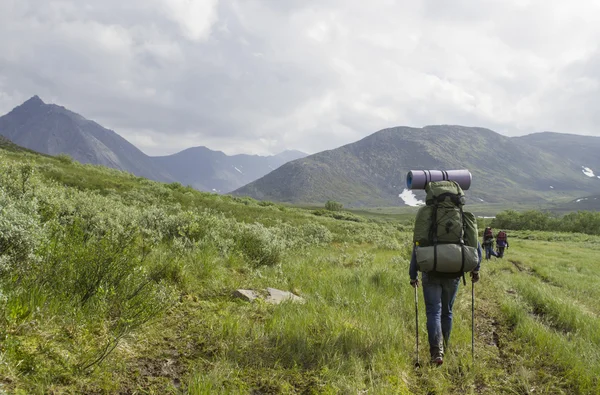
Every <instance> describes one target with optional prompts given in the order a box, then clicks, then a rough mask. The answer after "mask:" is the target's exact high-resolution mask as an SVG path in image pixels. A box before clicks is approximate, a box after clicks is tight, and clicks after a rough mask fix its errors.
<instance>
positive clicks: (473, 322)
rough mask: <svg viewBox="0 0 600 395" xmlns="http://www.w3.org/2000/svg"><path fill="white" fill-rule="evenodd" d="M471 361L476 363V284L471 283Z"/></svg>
mask: <svg viewBox="0 0 600 395" xmlns="http://www.w3.org/2000/svg"><path fill="white" fill-rule="evenodd" d="M471 359H472V360H473V363H475V283H474V282H473V281H471Z"/></svg>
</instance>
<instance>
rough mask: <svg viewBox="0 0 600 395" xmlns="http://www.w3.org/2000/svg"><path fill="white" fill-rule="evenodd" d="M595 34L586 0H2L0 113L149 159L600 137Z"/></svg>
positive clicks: (597, 22)
mask: <svg viewBox="0 0 600 395" xmlns="http://www.w3.org/2000/svg"><path fill="white" fill-rule="evenodd" d="M598 43H600V2H599V1H592V0H586V1H583V0H582V1H580V0H570V1H564V0H539V1H533V0H532V1H528V0H452V1H448V0H370V1H363V0H102V1H100V0H71V1H67V0H62V1H61V0H0V114H4V113H6V112H8V111H10V110H11V109H12V108H13V107H15V106H17V105H18V104H20V103H21V102H22V101H24V100H26V99H27V98H29V97H30V96H32V95H34V94H37V95H39V96H40V97H41V98H42V99H43V100H44V101H46V102H54V103H57V104H60V105H64V106H65V107H67V108H69V109H71V110H73V111H76V112H78V113H80V114H82V115H83V116H85V117H87V118H90V119H93V120H95V121H97V122H99V123H100V124H102V125H103V126H105V127H108V128H110V129H113V130H115V131H116V132H117V133H119V134H121V135H122V136H123V137H125V138H126V139H128V140H129V141H131V142H132V143H134V144H135V145H137V146H138V147H139V148H140V149H142V150H143V151H144V152H146V153H148V154H150V155H162V154H170V153H173V152H177V151H179V150H181V149H184V148H187V147H190V146H198V145H205V146H208V147H209V148H212V149H220V150H223V151H225V152H226V153H229V154H234V153H258V154H268V153H277V152H279V151H282V150H284V149H299V150H303V151H305V152H308V153H314V152H317V151H321V150H324V149H331V148H335V147H337V146H340V145H343V144H346V143H350V142H353V141H356V140H358V139H360V138H362V137H364V136H366V135H369V134H371V133H373V132H375V131H377V130H379V129H382V128H385V127H391V126H398V125H406V126H416V127H421V126H425V125H430V124H460V125H467V126H482V127H488V128H490V129H493V130H495V131H497V132H499V133H502V134H505V135H522V134H527V133H532V132H538V131H544V130H552V131H556V132H564V133H578V134H588V135H600V128H599V127H598V125H600V111H598V106H599V104H598V103H600V85H599V84H600V50H599V47H598Z"/></svg>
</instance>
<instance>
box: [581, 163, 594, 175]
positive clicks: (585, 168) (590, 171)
mask: <svg viewBox="0 0 600 395" xmlns="http://www.w3.org/2000/svg"><path fill="white" fill-rule="evenodd" d="M581 171H582V172H583V174H585V175H586V176H588V177H596V175H595V174H594V171H593V170H592V169H590V168H589V167H585V166H581Z"/></svg>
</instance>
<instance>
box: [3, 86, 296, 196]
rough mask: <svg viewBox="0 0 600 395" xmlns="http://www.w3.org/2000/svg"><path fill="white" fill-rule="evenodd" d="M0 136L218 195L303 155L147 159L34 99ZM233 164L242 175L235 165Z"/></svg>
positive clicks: (14, 113)
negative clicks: (213, 160) (212, 160)
mask: <svg viewBox="0 0 600 395" xmlns="http://www.w3.org/2000/svg"><path fill="white" fill-rule="evenodd" d="M0 135H3V136H4V137H6V138H8V139H9V140H10V141H12V142H13V143H15V144H17V145H19V146H22V147H24V148H27V149H31V150H34V151H37V152H40V153H43V154H48V155H58V154H61V153H64V154H68V155H70V156H71V157H72V158H73V159H75V160H77V161H79V162H81V163H91V164H97V165H103V166H107V167H112V168H116V169H119V170H124V171H128V172H130V173H133V174H135V175H137V176H141V177H146V178H149V179H152V180H156V181H162V182H179V183H182V184H185V185H191V186H193V187H195V188H197V189H200V190H203V191H213V192H221V193H224V192H230V191H232V190H234V189H237V188H239V187H241V186H243V185H245V184H247V183H249V182H251V181H254V180H255V179H256V178H259V177H261V176H263V175H265V174H267V173H268V172H270V171H271V170H273V169H276V168H277V167H279V166H280V165H281V164H283V163H285V162H286V161H288V160H293V159H296V158H299V157H303V156H306V154H304V153H302V152H300V151H294V150H288V151H283V152H281V153H280V154H277V155H271V156H259V155H244V154H242V155H233V156H228V155H226V154H225V153H222V152H221V153H220V154H221V155H219V154H215V152H220V151H212V150H210V149H209V148H207V147H191V148H188V149H186V150H183V151H181V152H178V153H175V154H173V155H167V156H162V157H161V156H158V157H157V156H149V155H146V154H145V153H144V152H142V151H141V150H140V149H138V148H137V147H136V146H135V145H133V144H131V143H130V142H129V141H127V140H126V139H125V138H123V137H121V136H120V135H119V134H118V133H116V132H115V131H113V130H110V129H107V128H104V127H103V126H101V125H100V124H98V123H97V122H95V121H93V120H89V119H86V118H85V117H83V116H82V115H80V114H78V113H75V112H73V111H71V110H69V109H67V108H65V107H63V106H60V105H57V104H47V103H45V102H44V101H43V100H42V99H41V98H40V97H39V96H38V95H34V96H32V97H31V98H30V99H28V100H26V101H25V102H23V103H22V104H21V105H19V106H17V107H15V108H14V109H12V110H11V111H10V112H9V113H7V114H5V115H4V116H1V117H0ZM202 148H203V149H202ZM190 149H191V150H192V153H195V154H196V156H198V155H204V156H207V158H204V159H203V158H198V157H197V158H190V157H189V155H188V154H189V153H186V151H188V150H190ZM182 158H183V159H182ZM208 158H213V159H215V160H217V163H213V162H211V161H210V160H209V159H208ZM230 158H232V159H230ZM219 163H221V165H219ZM238 163H241V164H239V166H244V167H245V168H246V170H244V171H242V170H241V169H240V168H239V167H238V166H236V164H238ZM236 168H237V169H238V170H236ZM244 173H245V174H244Z"/></svg>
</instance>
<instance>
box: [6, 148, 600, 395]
mask: <svg viewBox="0 0 600 395" xmlns="http://www.w3.org/2000/svg"><path fill="white" fill-rule="evenodd" d="M13 148H14V147H13ZM0 209H1V210H2V211H1V216H0V298H1V299H2V303H1V304H0V338H1V339H2V342H0V377H1V379H0V393H10V394H193V395H195V394H355V393H369V394H371V393H372V394H458V393H460V394H515V393H517V394H525V393H527V394H532V393H541V394H572V393H579V394H595V393H598V392H599V391H600V383H599V380H598V377H600V351H599V350H600V338H599V337H598V334H599V333H600V323H599V322H598V319H597V316H598V314H600V304H599V302H598V301H599V300H600V293H599V290H598V287H597V284H598V282H599V281H600V278H599V277H600V274H599V273H598V270H596V269H597V255H598V253H599V250H600V237H599V236H588V235H582V234H570V233H556V232H552V233H544V232H529V231H519V232H511V233H510V243H511V244H510V249H509V250H508V252H507V257H506V259H505V260H504V261H500V260H493V261H491V262H484V264H483V268H482V280H481V282H480V283H478V284H477V285H476V288H475V295H476V299H475V311H476V315H475V332H476V333H475V360H474V361H473V360H472V359H471V332H470V329H471V320H470V318H471V305H470V292H469V291H470V289H469V288H467V289H462V288H463V287H462V286H461V290H460V291H459V294H458V298H457V301H456V305H455V306H456V307H455V312H454V314H455V324H454V329H453V334H452V343H451V348H450V351H449V353H448V354H447V357H446V361H445V363H444V365H442V366H441V367H439V368H434V367H432V366H429V365H428V364H426V363H424V362H425V361H426V357H427V355H426V354H427V351H426V346H425V344H424V339H426V329H425V314H424V305H423V299H422V296H421V295H420V294H419V314H420V320H419V328H418V330H419V332H420V339H421V344H420V351H421V352H420V355H419V357H420V359H421V361H422V362H423V366H422V367H421V368H418V369H417V368H415V366H414V363H415V316H414V313H415V310H414V308H415V305H414V293H413V289H412V288H411V287H410V285H409V284H408V274H407V269H408V259H409V257H410V252H411V238H410V236H411V234H410V225H408V223H409V222H410V218H406V219H405V221H406V222H407V224H403V223H399V222H397V221H384V220H381V219H380V218H373V219H366V218H364V217H360V216H358V215H352V214H344V213H341V214H344V215H337V217H338V218H346V219H347V220H344V219H335V218H334V216H333V215H332V216H329V215H315V213H317V214H323V213H322V212H315V211H313V210H310V209H299V208H293V207H285V206H280V205H276V204H272V203H269V202H258V201H255V200H252V199H248V198H237V197H230V196H220V195H211V194H208V193H201V192H198V191H195V190H193V189H191V188H187V187H182V186H181V185H179V184H161V183H157V182H153V181H148V180H146V179H143V178H139V177H135V176H133V175H131V174H127V173H123V172H119V171H116V170H110V169H107V168H101V167H96V166H91V165H81V164H78V163H76V162H73V161H71V160H69V158H68V157H61V158H52V157H44V156H39V155H35V154H32V153H29V152H26V151H21V150H18V149H16V148H15V149H13V150H6V149H0ZM565 246H568V248H565ZM267 287H274V288H278V289H281V290H285V291H291V292H293V293H295V294H296V295H299V296H301V297H302V298H304V300H305V303H303V304H294V303H289V302H286V303H282V304H279V305H272V304H269V303H266V302H265V301H262V300H257V301H255V302H252V303H250V302H246V301H243V300H241V299H239V298H236V297H234V296H233V291H234V290H236V289H240V288H241V289H251V290H256V291H257V292H258V293H263V292H264V290H265V289H266V288H267Z"/></svg>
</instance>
